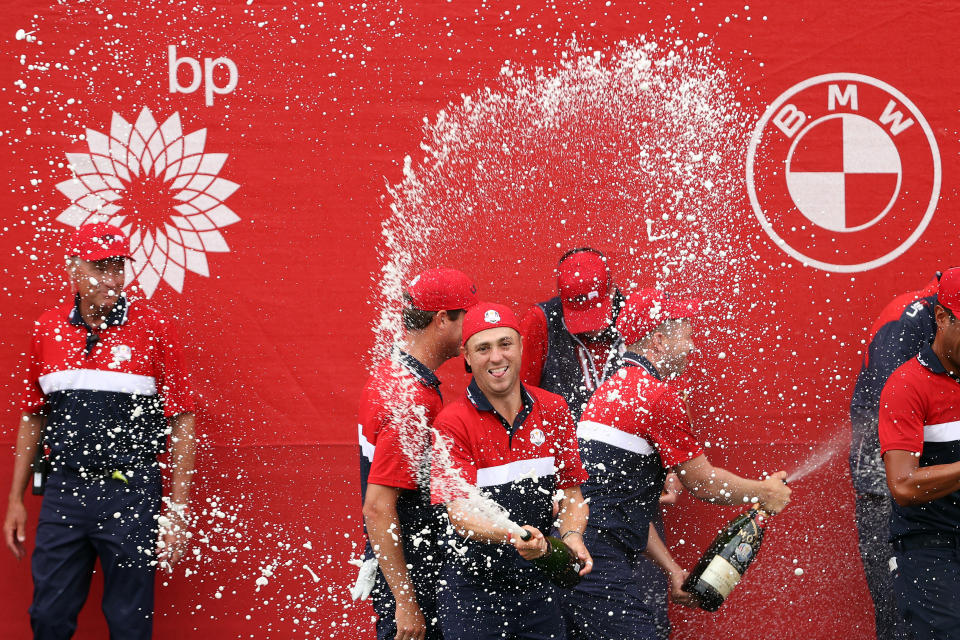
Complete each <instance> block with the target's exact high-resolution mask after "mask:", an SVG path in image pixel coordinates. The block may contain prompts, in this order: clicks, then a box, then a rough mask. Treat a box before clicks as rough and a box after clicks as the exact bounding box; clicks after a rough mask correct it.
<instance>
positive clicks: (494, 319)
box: [483, 309, 500, 324]
mask: <svg viewBox="0 0 960 640" xmlns="http://www.w3.org/2000/svg"><path fill="white" fill-rule="evenodd" d="M483 321H484V322H486V323H487V324H497V323H498V322H500V314H499V313H497V311H496V309H487V311H486V312H485V313H484V314H483Z"/></svg>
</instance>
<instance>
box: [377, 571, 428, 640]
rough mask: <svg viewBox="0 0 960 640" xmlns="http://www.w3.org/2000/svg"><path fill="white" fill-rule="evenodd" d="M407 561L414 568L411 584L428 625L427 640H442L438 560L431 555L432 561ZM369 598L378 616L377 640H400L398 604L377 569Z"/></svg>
mask: <svg viewBox="0 0 960 640" xmlns="http://www.w3.org/2000/svg"><path fill="white" fill-rule="evenodd" d="M404 559H405V560H406V561H407V564H408V565H412V568H408V574H409V576H410V582H412V583H413V591H414V593H415V594H416V597H417V606H419V607H420V612H421V613H423V617H424V620H425V621H426V623H427V632H426V635H424V638H425V640H442V638H443V634H442V633H440V620H439V614H438V613H437V581H438V580H439V579H440V578H439V575H438V573H439V572H438V570H437V565H438V563H439V560H438V559H435V558H434V557H433V556H432V555H431V556H430V557H429V558H425V557H422V556H414V557H411V556H410V555H406V556H405V558H404ZM370 598H371V599H372V600H373V610H374V611H376V612H377V640H394V638H396V637H397V620H396V614H397V601H396V600H395V599H394V597H393V592H392V591H390V585H388V584H387V580H386V578H384V577H383V571H382V570H380V569H377V581H376V582H375V583H374V587H373V591H371V592H370Z"/></svg>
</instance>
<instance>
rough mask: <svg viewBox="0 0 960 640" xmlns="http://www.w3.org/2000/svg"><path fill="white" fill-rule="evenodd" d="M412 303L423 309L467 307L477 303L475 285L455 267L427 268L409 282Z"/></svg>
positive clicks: (439, 309) (448, 309)
mask: <svg viewBox="0 0 960 640" xmlns="http://www.w3.org/2000/svg"><path fill="white" fill-rule="evenodd" d="M407 293H409V294H410V297H411V298H412V299H413V304H414V305H415V306H416V307H417V308H418V309H422V310H424V311H450V310H452V309H469V308H470V307H472V306H473V305H475V304H477V285H475V284H473V280H471V279H470V277H469V276H467V274H465V273H463V272H462V271H457V270H456V269H447V268H444V267H441V268H439V269H429V270H427V271H424V272H423V273H421V274H420V275H418V276H417V277H416V278H414V279H413V280H412V281H411V282H410V288H409V289H408V290H407Z"/></svg>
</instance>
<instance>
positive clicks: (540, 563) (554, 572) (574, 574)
mask: <svg viewBox="0 0 960 640" xmlns="http://www.w3.org/2000/svg"><path fill="white" fill-rule="evenodd" d="M532 537H533V534H532V533H530V532H529V531H527V530H526V529H524V530H523V533H522V534H520V538H521V539H523V540H529V539H530V538H532ZM544 538H545V539H546V541H547V547H548V548H547V553H546V554H544V555H542V556H540V557H539V558H534V559H533V560H531V561H530V562H531V563H533V565H534V566H535V567H537V568H538V569H540V570H541V571H543V572H544V573H545V574H547V577H548V578H550V582H552V583H553V584H555V585H557V586H558V587H563V588H564V589H572V588H573V587H575V586H576V585H577V583H578V582H580V570H581V569H583V565H582V564H581V563H580V559H579V558H577V556H576V554H574V553H573V551H571V550H570V547H568V546H567V544H566V543H565V542H564V541H563V540H561V539H560V538H555V537H553V536H544Z"/></svg>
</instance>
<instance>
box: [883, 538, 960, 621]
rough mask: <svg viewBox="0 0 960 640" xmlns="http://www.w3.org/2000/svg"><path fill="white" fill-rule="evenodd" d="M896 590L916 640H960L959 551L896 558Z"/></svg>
mask: <svg viewBox="0 0 960 640" xmlns="http://www.w3.org/2000/svg"><path fill="white" fill-rule="evenodd" d="M894 557H895V558H896V559H897V568H896V570H894V572H893V590H894V592H895V593H896V596H897V606H898V607H899V609H900V611H901V613H902V614H903V617H904V619H905V620H906V622H907V625H908V627H909V629H910V634H911V638H913V640H934V639H935V640H960V549H955V548H954V549H949V548H948V549H914V550H912V551H906V552H903V553H897V555H896V556H894Z"/></svg>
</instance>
